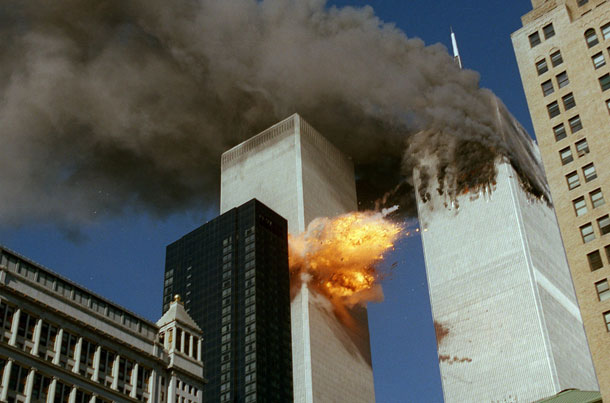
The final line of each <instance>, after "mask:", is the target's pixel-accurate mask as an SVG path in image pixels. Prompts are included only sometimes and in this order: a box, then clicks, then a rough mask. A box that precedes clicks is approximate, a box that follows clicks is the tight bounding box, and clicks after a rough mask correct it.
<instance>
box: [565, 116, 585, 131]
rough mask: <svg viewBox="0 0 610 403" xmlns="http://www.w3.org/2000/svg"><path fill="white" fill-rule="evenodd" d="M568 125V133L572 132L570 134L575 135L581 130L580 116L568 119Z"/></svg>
mask: <svg viewBox="0 0 610 403" xmlns="http://www.w3.org/2000/svg"><path fill="white" fill-rule="evenodd" d="M568 123H569V124H570V131H572V133H576V132H577V131H579V130H580V129H582V122H581V121H580V115H576V116H574V117H573V118H570V119H569V120H568Z"/></svg>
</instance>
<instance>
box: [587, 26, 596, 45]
mask: <svg viewBox="0 0 610 403" xmlns="http://www.w3.org/2000/svg"><path fill="white" fill-rule="evenodd" d="M585 40H586V41H587V46H588V47H592V46H595V45H597V44H598V43H599V40H598V39H597V34H596V33H595V30H594V29H593V28H589V29H587V30H586V31H585Z"/></svg>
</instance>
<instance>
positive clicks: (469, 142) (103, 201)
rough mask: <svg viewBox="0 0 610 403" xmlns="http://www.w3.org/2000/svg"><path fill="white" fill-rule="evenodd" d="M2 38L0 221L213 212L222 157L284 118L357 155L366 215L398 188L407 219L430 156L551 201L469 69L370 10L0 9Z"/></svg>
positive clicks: (39, 5)
mask: <svg viewBox="0 0 610 403" xmlns="http://www.w3.org/2000/svg"><path fill="white" fill-rule="evenodd" d="M0 34H1V35H2V38H3V40H2V41H1V42H0V91H1V94H2V98H1V101H0V134H1V137H2V145H1V146H0V193H1V194H2V199H3V202H2V203H1V205H0V224H19V223H23V222H26V221H28V220H34V221H40V220H46V221H55V222H60V223H67V224H74V225H79V224H82V223H86V222H88V221H91V220H94V219H95V218H96V216H97V215H100V214H117V213H120V212H122V211H123V210H124V209H125V208H136V209H140V208H142V209H145V210H146V211H148V212H151V213H152V214H159V215H163V214H168V213H171V212H172V211H176V210H178V209H184V208H189V207H194V206H201V205H208V206H209V205H213V204H214V203H216V199H217V194H218V182H219V181H218V175H219V161H220V154H221V153H222V152H223V151H224V150H226V149H227V148H229V147H231V146H234V145H235V144H237V143H238V142H240V141H243V140H244V139H246V138H248V137H250V136H252V135H254V134H255V133H257V132H258V131H260V130H262V129H264V128H266V127H267V126H269V125H271V124H273V123H275V122H276V121H278V120H280V119H282V118H284V117H286V116H288V115H290V114H292V113H293V112H299V113H300V114H302V115H303V117H304V118H305V119H306V120H307V121H309V122H310V123H312V124H313V126H314V127H316V128H317V129H318V130H319V131H320V132H321V133H323V134H324V135H325V136H326V137H327V138H329V140H330V141H331V142H333V143H334V144H335V145H337V146H338V147H339V148H340V149H342V150H343V151H345V152H346V153H347V154H349V155H351V156H352V157H353V159H354V161H355V163H356V169H357V175H358V192H359V196H360V199H361V200H362V201H363V202H364V203H363V207H368V206H370V204H371V203H372V202H373V201H374V200H376V199H377V198H379V197H380V196H382V195H383V194H384V193H386V192H388V191H389V190H392V189H394V190H395V191H393V192H391V193H390V194H389V196H390V197H388V202H389V203H394V202H395V200H396V199H398V200H399V201H400V202H401V204H402V206H403V208H404V209H405V210H406V211H407V212H408V213H410V214H413V213H414V211H415V210H414V209H413V196H412V189H411V187H410V186H411V185H409V178H410V177H411V169H413V167H414V166H417V165H418V156H419V155H420V154H423V153H426V154H432V155H434V156H436V158H437V160H438V162H437V164H438V167H439V168H440V169H439V170H438V171H439V172H444V171H448V172H452V175H453V176H452V177H454V178H461V177H463V175H462V174H463V173H464V172H466V173H468V172H471V171H473V170H472V167H483V168H484V169H483V170H482V171H481V172H483V174H482V175H479V174H478V173H477V172H475V173H474V174H472V173H470V174H469V175H468V178H469V179H468V182H469V183H470V182H472V183H474V184H477V183H483V182H485V181H488V180H489V177H490V172H491V176H493V167H492V164H493V161H494V160H495V159H496V158H498V156H503V157H505V158H508V159H510V160H511V161H513V163H514V165H516V166H517V167H518V168H519V172H520V173H521V174H522V179H523V181H524V183H527V184H529V186H530V187H531V188H532V189H534V190H535V191H536V192H538V193H542V192H544V191H545V190H544V186H543V185H541V183H539V181H538V180H537V179H536V177H535V176H534V175H533V174H531V172H533V171H532V167H535V161H534V162H532V161H533V160H532V158H531V156H530V155H528V153H526V152H525V153H524V152H523V150H522V145H523V144H525V143H524V142H526V141H527V138H526V134H524V133H521V132H519V131H518V130H517V131H515V130H508V129H506V130H501V131H498V130H497V129H498V121H497V119H496V117H497V115H498V110H504V109H503V107H501V106H500V107H496V106H495V103H494V102H493V99H494V97H493V95H492V94H491V93H490V92H489V91H486V90H482V89H480V88H479V86H478V76H477V74H476V73H474V72H472V71H460V70H458V69H457V68H456V66H455V65H454V64H453V63H452V59H451V57H450V56H449V55H448V54H447V52H446V49H445V48H444V47H442V46H440V45H433V46H428V47H426V46H424V44H423V42H422V41H421V40H419V39H408V38H407V37H406V36H405V35H404V33H403V32H401V31H400V30H398V29H397V28H395V27H394V26H393V25H391V24H385V23H383V22H382V21H380V20H379V19H378V18H377V17H376V16H375V14H374V12H373V10H372V9H371V8H370V7H364V8H350V7H346V8H328V7H327V6H326V3H325V1H324V0H308V1H303V0H265V1H255V0H224V1H220V0H174V1H172V2H171V3H167V2H166V1H162V0H146V1H144V0H133V1H129V2H124V1H120V0H99V1H96V2H93V3H92V2H88V1H84V0H59V1H53V2H49V1H43V0H19V1H17V0H4V1H3V2H2V5H0ZM415 133H417V135H415V136H414V135H413V134H415ZM506 133H508V135H509V137H510V136H512V137H511V138H510V139H508V140H507V138H506ZM490 167H492V168H491V171H490ZM405 178H407V180H405ZM446 185H447V187H448V190H449V193H451V192H453V191H454V190H455V189H451V187H460V186H462V187H463V186H464V185H460V181H459V180H451V181H447V182H446ZM390 199H391V200H390Z"/></svg>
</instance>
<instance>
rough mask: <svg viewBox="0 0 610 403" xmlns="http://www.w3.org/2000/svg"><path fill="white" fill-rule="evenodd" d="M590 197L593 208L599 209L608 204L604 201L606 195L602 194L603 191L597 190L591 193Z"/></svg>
mask: <svg viewBox="0 0 610 403" xmlns="http://www.w3.org/2000/svg"><path fill="white" fill-rule="evenodd" d="M589 196H590V197H591V204H592V205H593V208H598V207H599V206H603V205H604V204H605V203H606V202H605V201H604V195H603V194H602V190H601V189H595V190H594V191H592V192H591V193H589Z"/></svg>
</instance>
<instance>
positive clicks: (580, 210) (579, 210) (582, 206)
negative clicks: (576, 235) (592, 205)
mask: <svg viewBox="0 0 610 403" xmlns="http://www.w3.org/2000/svg"><path fill="white" fill-rule="evenodd" d="M572 204H573V205H574V211H575V212H576V216H577V217H579V216H581V215H583V214H585V213H586V212H587V203H586V202H585V198H584V196H581V197H579V198H578V199H575V200H572Z"/></svg>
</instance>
